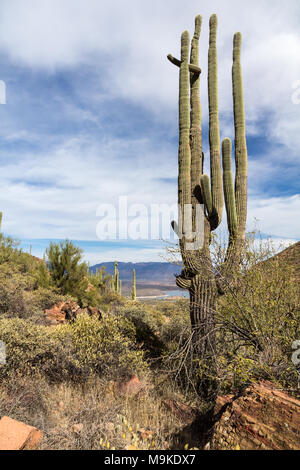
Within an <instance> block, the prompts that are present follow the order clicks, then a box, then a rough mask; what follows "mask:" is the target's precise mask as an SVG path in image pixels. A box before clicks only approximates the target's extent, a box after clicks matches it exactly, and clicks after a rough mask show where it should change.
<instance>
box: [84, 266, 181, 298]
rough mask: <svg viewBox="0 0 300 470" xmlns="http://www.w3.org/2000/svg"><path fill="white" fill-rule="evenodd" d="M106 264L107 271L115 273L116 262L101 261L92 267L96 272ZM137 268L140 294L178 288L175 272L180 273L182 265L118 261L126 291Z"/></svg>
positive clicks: (157, 292)
mask: <svg viewBox="0 0 300 470" xmlns="http://www.w3.org/2000/svg"><path fill="white" fill-rule="evenodd" d="M102 266H105V268H106V272H107V273H108V274H111V275H113V273H114V268H115V263H114V262H108V263H100V264H96V265H94V266H92V267H90V271H91V272H95V271H96V270H97V269H100V268H101V267H102ZM133 269H135V272H136V282H137V293H138V295H156V294H158V295H159V294H160V293H162V292H163V291H166V290H176V289H177V287H176V284H175V274H179V273H180V271H181V266H179V265H176V264H173V263H159V262H153V263H118V270H119V273H120V279H121V280H122V285H123V288H124V291H125V292H126V291H127V292H128V291H129V290H130V289H131V286H132V271H133Z"/></svg>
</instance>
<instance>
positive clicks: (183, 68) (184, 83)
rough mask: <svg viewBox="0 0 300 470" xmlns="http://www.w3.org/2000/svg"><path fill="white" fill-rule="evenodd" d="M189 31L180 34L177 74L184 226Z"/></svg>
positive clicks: (187, 184) (188, 190) (187, 200)
mask: <svg viewBox="0 0 300 470" xmlns="http://www.w3.org/2000/svg"><path fill="white" fill-rule="evenodd" d="M189 42H190V39H189V33H188V32H187V31H184V32H183V33H182V36H181V65H180V74H179V152H178V161H179V175H178V203H179V206H180V208H181V210H182V215H183V216H182V224H183V225H182V226H183V227H184V208H185V207H186V205H187V204H191V148H190V98H189V78H190V73H189V65H188V56H189Z"/></svg>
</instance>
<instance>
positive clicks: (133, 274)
mask: <svg viewBox="0 0 300 470" xmlns="http://www.w3.org/2000/svg"><path fill="white" fill-rule="evenodd" d="M132 277H133V285H132V290H131V298H132V300H134V301H135V300H136V276H135V269H133V271H132Z"/></svg>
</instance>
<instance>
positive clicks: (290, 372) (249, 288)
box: [216, 237, 300, 388]
mask: <svg viewBox="0 0 300 470" xmlns="http://www.w3.org/2000/svg"><path fill="white" fill-rule="evenodd" d="M274 255H275V250H274V247H273V245H272V243H271V242H270V241H263V240H260V241H259V243H257V240H255V238H254V237H250V238H248V240H247V244H246V248H245V253H244V259H243V271H242V272H241V273H239V274H238V275H237V276H236V279H235V280H234V281H235V282H234V285H233V287H231V288H229V289H228V291H227V293H226V295H224V296H223V297H221V299H220V302H219V305H218V309H217V313H216V315H217V322H218V327H219V329H220V330H219V331H220V333H219V335H218V339H219V342H218V357H217V363H218V367H219V371H220V372H219V376H220V377H219V378H221V379H222V380H223V379H224V378H225V379H224V384H226V388H228V387H229V377H231V381H232V386H233V388H235V387H236V385H237V384H239V385H241V383H242V382H243V380H242V377H243V376H244V382H245V383H246V382H247V381H251V380H257V379H262V378H263V379H269V380H274V381H278V382H279V383H281V384H282V385H284V386H291V387H293V386H296V383H297V372H296V369H295V367H294V366H293V364H292V361H291V346H292V343H293V342H294V341H295V340H297V339H298V338H300V293H299V286H298V282H297V279H296V273H295V270H294V267H293V265H292V264H291V263H287V262H286V259H285V257H284V256H281V255H280V256H276V255H275V256H274ZM224 339H225V340H224ZM243 364H244V366H243ZM222 380H221V381H222ZM288 382H289V383H288ZM222 383H223V382H222Z"/></svg>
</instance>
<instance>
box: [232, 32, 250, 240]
mask: <svg viewBox="0 0 300 470" xmlns="http://www.w3.org/2000/svg"><path fill="white" fill-rule="evenodd" d="M241 44H242V35H241V33H236V34H235V35H234V39H233V66H232V89H233V104H234V126H235V166H236V176H235V199H236V212H237V222H238V230H239V235H240V236H241V237H243V238H244V236H245V227H246V220H247V144H246V125H245V108H244V92H243V79H242V68H241V63H240V58H241Z"/></svg>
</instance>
